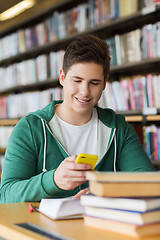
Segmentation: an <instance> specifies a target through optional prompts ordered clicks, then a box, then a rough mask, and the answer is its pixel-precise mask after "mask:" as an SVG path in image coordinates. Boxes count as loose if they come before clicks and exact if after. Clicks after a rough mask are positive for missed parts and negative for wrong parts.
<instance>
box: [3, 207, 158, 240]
mask: <svg viewBox="0 0 160 240" xmlns="http://www.w3.org/2000/svg"><path fill="white" fill-rule="evenodd" d="M28 205H29V203H8V204H0V236H1V237H3V238H5V239H9V240H33V239H39V240H42V239H43V240H46V239H49V238H47V237H44V236H43V235H40V234H38V233H35V232H32V231H30V230H26V229H24V228H21V227H19V226H16V225H15V224H17V223H26V222H29V223H32V224H36V225H38V226H40V227H42V228H44V229H47V230H48V231H51V232H52V233H58V234H60V235H61V236H62V237H61V238H60V239H66V237H67V238H69V239H75V240H105V239H107V240H134V239H136V238H131V237H127V236H124V235H119V234H114V233H111V232H106V231H103V230H99V229H98V228H97V229H95V228H92V227H87V226H85V224H84V221H83V219H75V220H57V221H54V220H51V219H49V218H48V217H46V216H44V215H42V214H41V213H39V212H38V211H36V210H35V211H34V212H31V213H30V212H29V211H28ZM32 205H33V206H34V207H35V209H36V208H37V207H38V205H39V203H32ZM63 236H64V238H63ZM143 240H160V236H155V237H147V238H143Z"/></svg>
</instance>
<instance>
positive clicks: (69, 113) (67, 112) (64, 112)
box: [55, 103, 92, 126]
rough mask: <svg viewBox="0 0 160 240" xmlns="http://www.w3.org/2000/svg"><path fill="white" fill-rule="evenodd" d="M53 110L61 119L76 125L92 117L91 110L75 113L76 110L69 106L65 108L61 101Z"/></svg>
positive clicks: (84, 122) (80, 124)
mask: <svg viewBox="0 0 160 240" xmlns="http://www.w3.org/2000/svg"><path fill="white" fill-rule="evenodd" d="M55 112H56V114H57V116H58V117H59V118H61V119H62V120H63V121H65V122H67V123H69V124H72V125H76V126H82V125H84V124H86V123H88V122H89V121H90V120H91V117H92V112H90V113H87V114H86V113H77V112H74V111H73V110H72V109H71V108H70V109H66V108H65V107H64V105H63V103H62V104H59V105H58V106H56V108H55Z"/></svg>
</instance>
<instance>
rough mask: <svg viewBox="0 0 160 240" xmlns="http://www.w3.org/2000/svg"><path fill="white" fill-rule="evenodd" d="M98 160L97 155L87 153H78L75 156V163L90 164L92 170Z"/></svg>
mask: <svg viewBox="0 0 160 240" xmlns="http://www.w3.org/2000/svg"><path fill="white" fill-rule="evenodd" d="M97 161H98V156H97V155H93V154H87V153H80V154H78V156H77V158H76V163H86V164H90V165H91V170H93V169H94V168H95V166H96V163H97Z"/></svg>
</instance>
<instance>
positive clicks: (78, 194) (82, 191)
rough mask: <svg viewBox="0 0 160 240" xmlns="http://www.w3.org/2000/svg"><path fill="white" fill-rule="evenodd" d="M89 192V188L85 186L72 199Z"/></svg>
mask: <svg viewBox="0 0 160 240" xmlns="http://www.w3.org/2000/svg"><path fill="white" fill-rule="evenodd" d="M85 194H89V189H88V188H84V189H82V190H81V191H79V192H78V193H77V194H76V195H74V196H73V197H72V199H79V198H80V197H81V196H82V195H85Z"/></svg>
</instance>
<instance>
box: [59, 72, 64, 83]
mask: <svg viewBox="0 0 160 240" xmlns="http://www.w3.org/2000/svg"><path fill="white" fill-rule="evenodd" d="M59 82H60V84H61V86H63V84H64V71H63V69H62V68H61V69H60V77H59Z"/></svg>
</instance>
